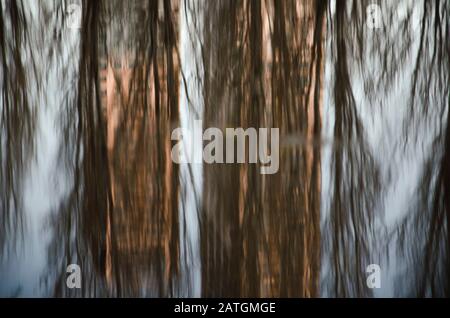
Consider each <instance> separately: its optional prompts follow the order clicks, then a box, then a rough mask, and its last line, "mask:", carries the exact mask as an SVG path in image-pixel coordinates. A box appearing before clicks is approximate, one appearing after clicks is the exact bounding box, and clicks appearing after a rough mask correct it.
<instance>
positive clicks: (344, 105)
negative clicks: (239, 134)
mask: <svg viewBox="0 0 450 318" xmlns="http://www.w3.org/2000/svg"><path fill="white" fill-rule="evenodd" d="M372 2H373V1H352V0H348V1H338V0H328V1H327V0H319V1H312V0H287V1H276V0H269V1H259V0H255V1H252V0H248V1H246V0H238V1H228V0H220V1H206V0H178V1H177V0H151V1H143V0H142V1H141V0H134V1H126V2H123V1H118V0H112V1H75V0H74V1H61V2H54V1H50V0H48V1H26V2H21V1H13V0H0V14H1V15H0V43H1V51H0V70H1V71H0V87H1V96H0V110H1V115H0V129H1V130H0V141H1V146H0V162H1V166H0V296H5V297H12V296H15V297H17V296H19V297H22V296H65V297H73V296H76V297H94V296H107V297H115V296H133V297H134V296H136V297H177V296H194V297H200V296H204V297H208V296H217V297H233V296H234V297H244V296H256V297H259V296H261V297H386V296H387V297H394V296H402V297H404V296H417V297H424V296H425V297H430V296H431V297H443V296H444V297H445V296H449V294H450V273H449V268H450V234H449V226H450V201H449V199H450V163H449V162H450V127H449V125H448V116H449V112H448V108H449V106H450V97H449V87H450V85H449V73H450V72H449V71H450V70H449V69H450V58H449V52H450V33H449V32H450V21H449V16H450V3H449V2H448V1H446V0H434V1H426V0H422V1H412V0H398V1H387V0H386V1H378V2H377V3H378V7H377V8H379V9H380V12H378V13H379V16H374V15H373V14H374V13H373V12H372V11H370V10H369V11H368V9H367V8H368V6H369V5H370V4H372ZM74 5H75V6H74ZM370 8H373V7H370ZM78 18H80V20H78ZM378 18H379V19H380V20H376V19H378ZM374 19H375V20H376V21H378V22H379V25H377V27H374V24H373V23H375V22H373V21H375V20H374ZM196 120H201V121H202V122H203V129H206V128H208V127H217V128H219V129H222V130H223V131H225V128H230V127H234V128H236V127H243V128H248V127H254V128H263V127H269V128H270V127H276V128H279V129H280V162H279V170H278V172H277V173H275V174H272V175H270V174H268V175H264V174H261V173H260V168H261V164H260V163H257V164H238V163H236V164H219V163H214V164H207V163H192V164H180V165H179V164H175V163H173V162H172V160H171V150H172V147H173V146H174V144H175V142H174V141H172V140H171V133H172V130H173V129H174V128H176V127H182V128H184V129H188V130H190V131H192V130H193V127H194V125H195V121H196ZM185 142H186V144H187V145H188V146H189V147H190V148H189V149H192V153H193V154H194V155H199V156H201V154H202V150H203V144H202V141H201V140H199V139H198V138H196V136H195V134H194V133H193V134H189V135H186V136H185ZM69 264H77V265H79V266H80V269H81V288H79V289H77V288H75V289H71V288H68V286H67V285H66V280H67V278H68V276H69V273H67V272H66V270H67V266H68V265H69ZM370 264H377V265H379V268H380V274H381V276H380V282H381V288H374V289H373V288H369V286H368V284H367V278H368V277H369V275H370V273H367V272H366V270H367V267H368V266H369V265H370Z"/></svg>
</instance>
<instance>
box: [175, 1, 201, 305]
mask: <svg viewBox="0 0 450 318" xmlns="http://www.w3.org/2000/svg"><path fill="white" fill-rule="evenodd" d="M201 7H202V1H201V0H183V1H182V4H181V10H180V16H179V19H180V24H179V25H180V59H181V63H180V64H181V72H182V74H181V75H182V76H180V93H181V94H180V123H181V127H182V129H183V146H184V148H183V149H184V151H185V153H184V155H188V156H189V155H191V157H190V158H201V156H202V149H203V147H202V138H201V135H200V136H198V135H195V131H194V123H195V121H196V120H200V119H201V118H202V117H203V93H202V85H201V83H202V80H203V62H202V59H201V43H202V39H201V36H202V35H201V34H202V32H203V31H202V29H203V28H202V12H203V10H202V9H200V8H201ZM202 170H203V165H202V163H185V164H181V167H180V178H181V179H180V184H181V191H180V193H181V195H180V205H179V206H180V207H181V211H180V213H179V215H180V257H181V260H182V262H181V264H182V280H183V281H182V282H181V286H180V287H181V288H180V293H181V295H180V296H191V297H192V296H193V297H199V296H200V292H201V268H200V242H199V233H200V229H199V211H200V208H201V207H200V202H201V189H202V183H203V182H202V178H203V173H202Z"/></svg>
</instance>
